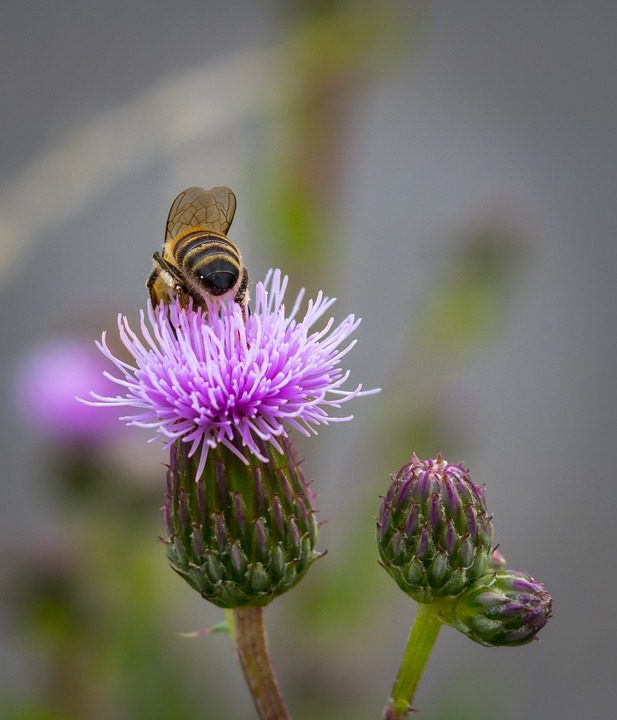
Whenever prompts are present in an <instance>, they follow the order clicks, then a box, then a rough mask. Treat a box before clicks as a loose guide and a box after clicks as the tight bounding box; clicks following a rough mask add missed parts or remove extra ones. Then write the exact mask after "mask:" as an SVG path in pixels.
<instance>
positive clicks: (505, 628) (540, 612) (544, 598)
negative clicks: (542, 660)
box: [440, 570, 552, 647]
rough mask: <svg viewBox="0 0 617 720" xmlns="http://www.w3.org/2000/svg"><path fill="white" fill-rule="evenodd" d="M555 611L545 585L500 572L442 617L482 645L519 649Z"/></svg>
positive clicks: (451, 605) (450, 606)
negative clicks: (515, 647)
mask: <svg viewBox="0 0 617 720" xmlns="http://www.w3.org/2000/svg"><path fill="white" fill-rule="evenodd" d="M551 608H552V599H551V596H550V595H549V593H548V592H547V591H546V589H545V588H544V585H542V583H539V582H537V581H536V580H534V579H533V578H532V577H531V576H530V575H528V574H527V573H525V572H518V571H516V570H498V571H496V572H493V573H489V574H487V575H485V576H484V577H482V578H480V579H479V580H477V581H476V582H475V583H474V584H473V585H472V586H471V587H469V588H468V589H467V590H466V591H465V592H463V593H461V594H460V595H459V596H458V597H456V598H454V600H453V601H452V602H451V603H449V604H446V605H444V606H443V608H442V612H440V616H441V618H442V620H444V622H447V623H448V624H450V625H452V626H453V627H455V628H456V629H457V630H460V631H461V632H462V633H464V634H465V635H467V637H469V638H471V639H472V640H474V641H475V642H477V643H480V644H481V645H486V646H489V647H493V646H515V645H525V643H528V642H530V641H531V640H533V638H534V637H535V636H536V635H537V633H538V632H539V631H540V630H541V629H542V628H543V627H544V626H545V625H546V623H547V622H548V619H549V618H550V617H551Z"/></svg>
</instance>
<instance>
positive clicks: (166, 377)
mask: <svg viewBox="0 0 617 720" xmlns="http://www.w3.org/2000/svg"><path fill="white" fill-rule="evenodd" d="M286 287H287V277H286V276H285V277H283V276H282V275H281V272H280V271H279V270H275V271H274V272H272V271H270V272H269V273H268V275H267V277H266V280H265V281H264V282H263V283H261V282H260V283H258V284H257V288H256V293H255V295H256V298H255V309H254V312H253V313H252V314H251V315H250V316H249V317H248V318H247V319H246V324H245V321H244V318H243V314H242V310H241V308H240V307H239V306H238V305H237V304H236V303H234V302H232V301H228V300H223V301H221V300H215V301H213V302H211V303H209V304H208V312H207V314H205V313H204V312H203V311H202V310H200V309H193V308H192V307H189V308H187V309H182V308H181V307H180V305H179V304H178V303H177V302H176V303H173V304H171V305H164V304H161V305H159V306H158V307H156V308H152V307H150V306H149V307H148V312H147V318H146V316H145V314H144V312H143V311H142V312H141V321H140V328H141V335H142V337H143V340H142V339H140V338H139V337H138V336H137V335H136V334H135V333H134V332H133V330H132V329H131V328H130V326H129V323H128V320H127V319H126V317H124V316H122V315H120V316H119V317H118V328H119V331H120V337H121V339H122V342H123V343H124V345H125V347H126V348H127V349H128V351H129V352H130V353H131V355H132V356H133V358H134V359H135V366H133V365H129V364H127V363H125V362H123V361H122V360H119V359H118V358H117V357H115V356H114V354H113V353H112V352H111V350H110V349H109V348H108V346H107V343H106V338H105V333H103V337H102V340H101V343H97V346H98V348H99V350H101V352H102V353H103V354H104V355H105V357H107V358H108V359H109V360H111V361H112V362H113V363H114V365H115V366H116V368H117V370H118V371H119V376H118V377H114V376H112V375H111V374H108V373H106V376H107V377H108V378H109V379H110V380H112V381H113V382H115V383H117V384H118V385H120V386H121V387H122V388H124V391H125V394H124V395H116V396H110V395H104V394H101V393H97V392H93V393H91V396H92V397H93V398H95V401H88V402H90V403H91V404H93V405H112V406H124V407H129V408H134V409H136V410H137V411H138V412H136V413H135V414H133V415H128V416H125V417H122V418H121V420H125V421H126V423H127V425H136V426H138V427H145V428H152V429H154V430H156V432H157V433H158V434H160V435H162V436H163V437H164V438H165V439H166V446H169V445H171V444H173V443H174V442H175V441H176V440H178V439H181V440H183V441H184V442H187V443H190V444H191V448H190V451H189V454H190V455H193V454H194V453H196V452H197V451H199V452H200V453H201V454H200V461H199V465H198V470H197V477H198V478H199V477H200V476H201V473H202V472H203V469H204V466H205V462H206V458H207V454H208V449H209V448H213V447H216V446H217V445H218V444H219V443H220V444H222V445H224V446H225V447H227V448H228V449H229V450H231V451H232V452H234V453H236V455H238V456H240V457H241V458H242V459H243V460H244V461H245V462H246V458H245V457H244V454H243V448H247V449H248V451H249V452H250V453H252V454H253V455H255V456H256V457H258V458H259V459H260V460H262V461H264V462H266V461H267V459H266V458H264V457H263V456H262V453H261V452H260V450H259V443H258V441H259V440H264V441H269V442H271V443H272V444H273V445H274V446H275V447H276V448H277V449H278V450H279V451H281V452H282V449H281V447H280V445H279V443H278V441H277V437H281V436H286V435H287V429H288V428H289V427H293V428H296V429H297V430H299V431H300V432H302V433H304V434H305V435H309V434H311V432H313V433H316V431H315V427H316V426H317V425H327V424H329V423H332V422H342V421H345V420H350V419H351V418H352V416H351V415H348V416H346V417H332V416H331V415H330V414H329V411H330V410H331V409H332V408H340V407H341V405H342V404H344V403H346V402H347V401H349V400H351V399H352V398H354V397H357V396H360V395H366V394H370V393H373V392H375V390H369V391H362V386H361V385H358V386H357V387H356V388H354V389H352V390H345V389H343V385H344V384H345V382H346V381H347V379H348V377H349V372H348V371H344V370H343V369H342V368H341V367H340V366H339V363H340V360H341V359H342V357H343V356H344V355H345V354H346V353H347V352H348V351H349V350H351V348H352V347H353V346H354V345H355V342H356V341H355V340H353V341H351V342H349V343H347V344H345V343H346V341H347V340H348V338H349V336H350V335H351V334H352V333H353V332H354V330H355V329H356V328H357V327H358V325H359V323H360V320H357V319H355V318H354V316H353V315H349V316H348V317H347V318H345V319H344V320H343V321H342V322H341V323H340V324H338V325H336V326H335V325H334V320H333V319H332V318H330V320H328V322H327V323H326V324H325V326H324V327H323V328H322V329H321V330H319V331H315V332H312V333H310V332H309V331H310V329H311V328H312V327H313V325H314V324H315V323H316V322H317V321H318V320H319V319H320V318H321V317H322V316H323V315H324V313H325V312H326V311H327V310H328V309H329V308H330V307H331V306H332V304H333V303H334V299H330V298H326V297H325V296H324V295H323V294H322V293H321V292H320V293H319V294H318V295H317V298H316V299H315V300H310V301H309V302H308V306H307V309H306V313H305V315H304V317H303V318H302V320H296V319H295V316H296V314H297V313H298V310H299V309H300V304H301V301H302V297H303V291H302V292H300V294H299V295H298V297H297V298H296V301H295V303H294V306H293V308H292V310H291V312H290V313H289V315H287V316H285V306H284V304H283V298H284V294H285V289H286Z"/></svg>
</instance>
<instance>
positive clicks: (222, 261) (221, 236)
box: [146, 187, 249, 312]
mask: <svg viewBox="0 0 617 720" xmlns="http://www.w3.org/2000/svg"><path fill="white" fill-rule="evenodd" d="M235 212H236V196H235V195H234V194H233V192H232V191H231V190H230V189H229V188H228V187H214V188H212V189H210V190H204V189H203V188H198V187H190V188H187V189H186V190H183V191H182V192H181V193H180V194H179V195H178V196H177V197H176V199H175V200H174V201H173V203H172V204H171V208H170V210H169V215H168V217H167V224H166V228H165V242H164V244H163V252H162V254H161V253H158V252H155V253H154V255H153V258H154V269H153V270H152V272H151V274H150V276H149V277H148V280H147V281H146V287H147V288H148V292H149V293H150V300H151V302H152V304H153V305H157V304H158V303H160V302H170V301H171V300H173V299H174V298H179V299H180V302H181V303H182V304H183V305H186V304H187V303H188V301H189V298H192V299H193V302H194V303H196V304H197V305H199V306H201V307H205V301H206V299H208V298H209V297H220V296H222V295H226V294H228V293H229V294H232V293H233V297H234V300H235V301H236V302H237V303H238V304H239V305H240V306H241V307H242V310H243V312H246V306H247V303H248V299H249V298H248V272H247V270H246V268H245V267H244V265H243V264H242V256H241V255H240V251H239V250H238V247H237V245H236V244H235V243H234V242H232V241H231V240H230V239H229V238H228V237H227V231H228V230H229V227H230V225H231V223H232V220H233V219H234V215H235Z"/></svg>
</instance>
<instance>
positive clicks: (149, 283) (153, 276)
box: [146, 268, 161, 307]
mask: <svg viewBox="0 0 617 720" xmlns="http://www.w3.org/2000/svg"><path fill="white" fill-rule="evenodd" d="M160 274H161V271H160V270H159V269H158V268H154V270H153V271H152V272H151V273H150V276H149V277H148V279H147V280H146V287H147V288H148V293H149V294H150V302H151V303H152V307H155V306H156V305H158V302H159V297H158V295H157V292H156V290H155V289H154V286H155V284H156V281H157V280H158V277H159V275H160Z"/></svg>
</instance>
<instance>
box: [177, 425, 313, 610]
mask: <svg viewBox="0 0 617 720" xmlns="http://www.w3.org/2000/svg"><path fill="white" fill-rule="evenodd" d="M258 442H259V445H260V448H259V449H260V452H261V453H263V454H264V455H266V456H267V457H268V462H267V463H264V462H261V461H260V460H259V459H257V458H256V457H255V456H253V455H251V457H250V462H249V465H248V466H247V465H245V464H244V463H243V462H242V461H241V460H240V459H239V458H238V456H237V455H235V454H233V453H230V452H229V451H228V450H227V448H225V447H224V446H222V445H221V446H219V447H217V448H215V449H214V450H212V451H211V452H210V454H209V457H208V462H207V463H206V469H205V472H204V474H203V476H202V477H200V478H199V480H197V482H195V480H194V477H195V468H194V463H195V459H193V460H191V458H189V457H188V447H187V445H186V444H185V443H182V442H177V443H176V444H175V445H174V446H173V447H172V449H171V458H170V464H169V470H168V473H167V499H166V503H165V505H164V507H163V524H164V528H165V537H164V538H163V539H164V541H165V543H166V545H167V556H168V558H169V561H170V563H171V566H172V567H173V569H174V570H175V571H176V572H177V573H178V574H179V575H180V576H181V577H182V578H184V580H186V582H187V583H188V584H189V585H190V586H191V587H192V588H193V589H194V590H197V591H198V592H199V593H200V594H201V595H202V597H204V598H205V599H206V600H209V601H210V602H212V603H214V604H215V605H218V606H219V607H224V608H239V607H247V606H252V607H261V606H263V605H267V604H268V603H270V602H271V601H272V600H274V598H275V597H277V596H278V595H281V594H282V593H284V592H286V591H287V590H289V589H290V588H292V587H293V586H294V585H296V583H298V582H299V581H300V580H301V579H302V577H303V576H304V575H305V574H306V571H307V570H308V568H309V567H310V565H311V564H312V563H313V561H314V560H316V559H317V558H318V557H319V556H320V554H319V553H318V552H317V551H316V550H315V545H316V543H317V531H318V523H317V520H316V518H315V512H314V509H313V494H312V492H311V491H310V488H309V487H308V485H307V484H306V482H305V480H304V476H303V474H302V470H301V469H300V466H299V463H298V461H297V459H296V455H295V452H294V450H293V447H292V446H291V444H290V441H289V440H288V439H287V438H283V439H282V440H281V443H282V444H283V446H284V453H283V454H279V453H278V452H277V451H276V450H275V448H274V447H273V445H272V444H271V443H268V442H265V441H258Z"/></svg>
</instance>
